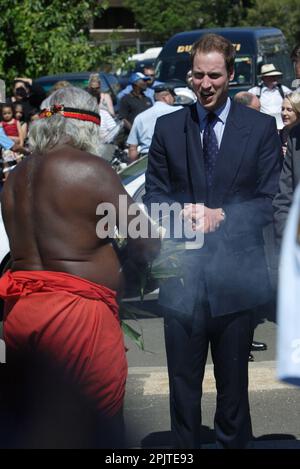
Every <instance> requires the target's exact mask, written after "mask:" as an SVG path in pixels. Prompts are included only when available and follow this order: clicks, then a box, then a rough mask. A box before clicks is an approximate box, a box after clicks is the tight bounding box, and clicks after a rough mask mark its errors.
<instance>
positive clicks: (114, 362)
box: [0, 271, 127, 416]
mask: <svg viewBox="0 0 300 469" xmlns="http://www.w3.org/2000/svg"><path fill="white" fill-rule="evenodd" d="M0 297H1V298H3V299H4V300H5V312H4V327H3V333H4V340H5V343H6V346H7V347H8V349H9V348H10V349H12V350H13V351H22V349H24V348H25V349H26V347H27V348H28V347H30V348H31V350H33V351H34V352H39V351H40V352H44V353H47V354H48V355H50V356H51V358H53V360H55V363H58V364H59V365H60V366H63V367H64V368H65V369H66V370H67V371H68V372H69V373H70V374H71V376H72V378H73V380H74V381H76V383H78V385H79V386H80V389H81V391H82V392H83V394H84V395H86V396H87V397H88V398H89V399H90V400H92V401H93V402H95V404H96V406H97V408H98V409H99V410H101V411H103V412H104V413H105V414H106V415H109V416H113V415H115V414H116V413H117V412H118V411H119V410H120V409H121V407H122V404H123V400H124V394H125V383H126V377H127V360H126V355H125V348H124V339H123V334H122V330H121V327H120V323H119V318H118V305H117V302H116V293H115V292H114V291H112V290H110V289H109V288H107V287H104V286H102V285H98V284H96V283H93V282H90V281H88V280H85V279H82V278H80V277H77V276H75V275H71V274H67V273H64V272H53V271H16V272H11V271H7V272H6V273H5V274H4V275H3V276H2V277H1V279H0Z"/></svg>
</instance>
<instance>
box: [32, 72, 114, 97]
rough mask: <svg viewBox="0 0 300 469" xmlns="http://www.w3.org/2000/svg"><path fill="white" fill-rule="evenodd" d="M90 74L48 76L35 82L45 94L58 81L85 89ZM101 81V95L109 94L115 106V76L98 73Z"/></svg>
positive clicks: (75, 73) (76, 73)
mask: <svg viewBox="0 0 300 469" xmlns="http://www.w3.org/2000/svg"><path fill="white" fill-rule="evenodd" d="M90 74H91V72H74V73H60V74H58V75H48V76H43V77H39V78H37V79H36V80H35V81H36V82H37V83H39V84H40V85H41V86H42V87H43V88H44V90H45V91H46V92H48V91H49V90H50V89H51V88H52V86H53V85H54V84H55V83H57V82H58V81H62V80H63V81H68V82H70V83H71V84H72V85H74V86H78V87H80V88H86V87H87V86H88V81H89V76H90ZM99 76H100V79H101V90H102V91H103V93H110V94H111V97H112V99H113V102H114V104H115V102H116V96H117V94H118V92H119V91H120V83H119V80H118V78H117V77H116V75H114V74H113V73H106V72H99Z"/></svg>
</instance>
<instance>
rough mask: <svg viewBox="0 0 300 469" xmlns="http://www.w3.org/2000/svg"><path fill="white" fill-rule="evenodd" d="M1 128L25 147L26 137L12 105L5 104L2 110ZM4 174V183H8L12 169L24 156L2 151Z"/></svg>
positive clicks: (10, 151)
mask: <svg viewBox="0 0 300 469" xmlns="http://www.w3.org/2000/svg"><path fill="white" fill-rule="evenodd" d="M0 126H1V127H2V128H3V130H4V132H5V134H6V135H7V136H8V137H9V138H10V139H11V140H13V141H14V142H15V143H18V144H19V145H20V146H21V147H23V145H24V137H23V132H22V129H21V124H20V122H19V121H18V120H17V119H16V118H15V117H14V111H13V107H12V105H11V104H3V105H2V108H1V121H0ZM1 156H2V161H1V163H2V174H3V176H2V177H3V179H2V180H3V181H6V179H7V175H8V173H9V171H10V170H11V169H13V168H14V167H15V165H16V164H17V163H19V161H21V160H22V158H23V155H21V154H19V153H16V152H14V151H12V150H2V155H1Z"/></svg>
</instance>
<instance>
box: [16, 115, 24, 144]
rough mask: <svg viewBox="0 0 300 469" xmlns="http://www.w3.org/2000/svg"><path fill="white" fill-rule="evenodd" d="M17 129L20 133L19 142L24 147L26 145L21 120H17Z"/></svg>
mask: <svg viewBox="0 0 300 469" xmlns="http://www.w3.org/2000/svg"><path fill="white" fill-rule="evenodd" d="M17 129H18V134H19V144H20V146H21V147H22V146H23V145H24V136H23V132H22V129H21V124H20V122H19V121H17Z"/></svg>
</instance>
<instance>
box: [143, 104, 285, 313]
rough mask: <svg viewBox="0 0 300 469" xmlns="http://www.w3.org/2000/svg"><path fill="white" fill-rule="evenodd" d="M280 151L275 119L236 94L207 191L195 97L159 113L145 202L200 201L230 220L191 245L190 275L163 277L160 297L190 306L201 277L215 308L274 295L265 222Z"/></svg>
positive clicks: (225, 309)
mask: <svg viewBox="0 0 300 469" xmlns="http://www.w3.org/2000/svg"><path fill="white" fill-rule="evenodd" d="M280 152H281V146H280V140H279V137H278V134H277V130H276V123H275V119H274V118H273V117H269V116H267V115H265V114H263V113H259V112H257V111H254V110H252V109H249V108H247V107H245V106H243V105H240V104H237V103H235V102H231V108H230V112H229V115H228V117H227V121H226V124H225V129H224V133H223V137H222V142H221V146H220V150H219V155H218V160H217V163H216V167H215V173H214V181H213V185H212V188H211V190H210V191H209V192H208V190H207V186H206V178H205V170H204V160H203V152H202V145H201V139H200V127H199V117H198V113H197V107H196V104H194V105H192V106H188V107H185V108H184V109H182V110H180V111H177V112H175V113H172V114H169V115H167V116H163V117H160V118H159V119H158V121H157V124H156V127H155V132H154V136H153V140H152V144H151V147H150V151H149V162H148V169H147V172H146V194H145V196H144V203H145V204H146V205H147V206H148V207H149V206H150V204H151V203H152V202H169V203H172V202H174V201H176V202H180V203H181V204H184V203H196V202H202V203H204V204H205V205H206V206H207V207H209V208H219V207H222V208H223V209H224V211H225V213H226V221H225V223H223V224H222V225H221V227H220V228H219V229H218V230H217V231H216V232H214V233H210V234H208V235H205V238H204V247H203V248H202V249H199V250H197V251H186V254H185V256H184V261H183V264H182V278H183V280H184V281H183V282H182V281H180V279H169V280H167V281H165V282H164V283H163V284H162V285H161V287H160V303H161V304H162V305H165V306H167V307H168V308H171V309H174V310H177V311H180V312H182V313H184V312H185V313H187V314H191V313H192V312H193V310H194V308H195V305H196V303H197V302H198V301H199V298H198V296H197V294H198V291H199V281H200V280H199V279H200V277H201V282H203V281H204V282H205V288H206V292H207V299H208V302H209V305H210V310H211V314H212V316H219V315H225V314H229V313H234V312H238V311H243V310H247V309H251V308H254V307H255V306H257V305H259V304H263V303H265V302H267V301H268V300H269V299H270V295H271V289H270V285H269V280H268V273H267V267H266V262H265V256H264V241H263V233H262V230H263V227H264V226H265V225H267V224H268V223H271V222H272V199H273V197H274V195H275V194H276V192H277V190H278V179H279V170H280V155H281V153H280ZM197 272H199V275H197ZM202 291H203V288H202ZM200 300H201V298H200Z"/></svg>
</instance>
